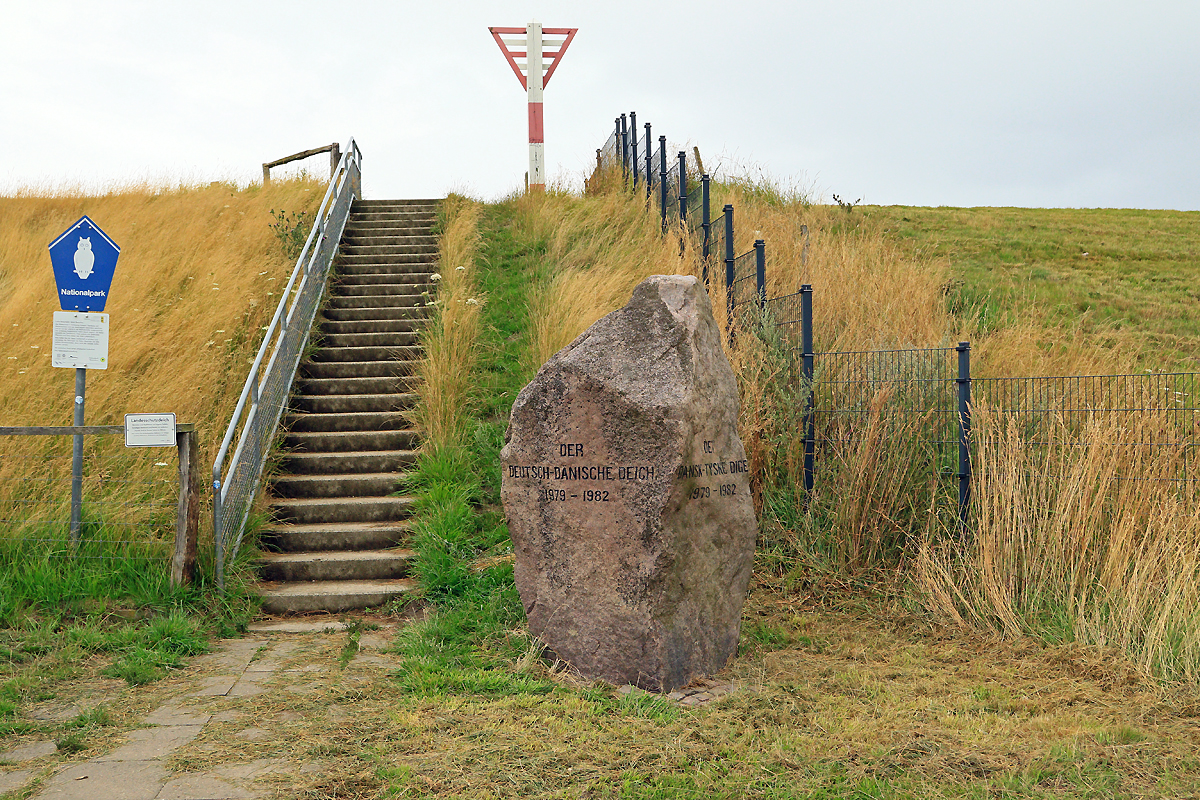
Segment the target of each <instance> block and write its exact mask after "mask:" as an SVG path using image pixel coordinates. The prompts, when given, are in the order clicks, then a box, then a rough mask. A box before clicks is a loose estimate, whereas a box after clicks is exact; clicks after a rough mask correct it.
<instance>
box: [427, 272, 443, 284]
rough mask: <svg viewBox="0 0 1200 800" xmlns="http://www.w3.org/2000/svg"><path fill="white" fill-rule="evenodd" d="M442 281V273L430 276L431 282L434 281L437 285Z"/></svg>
mask: <svg viewBox="0 0 1200 800" xmlns="http://www.w3.org/2000/svg"><path fill="white" fill-rule="evenodd" d="M441 279H442V273H440V272H435V273H433V274H432V275H430V276H429V280H431V281H433V282H434V283H437V282H438V281H440V280H441Z"/></svg>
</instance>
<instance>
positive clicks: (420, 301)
mask: <svg viewBox="0 0 1200 800" xmlns="http://www.w3.org/2000/svg"><path fill="white" fill-rule="evenodd" d="M426 299H427V298H426V296H425V295H422V294H421V293H420V292H409V293H406V294H385V295H374V296H365V297H338V296H337V295H333V296H331V297H330V298H329V300H328V301H327V304H326V306H325V314H326V315H327V316H328V315H329V313H330V312H331V311H363V310H365V309H368V308H370V309H375V308H415V309H424V307H425V302H426Z"/></svg>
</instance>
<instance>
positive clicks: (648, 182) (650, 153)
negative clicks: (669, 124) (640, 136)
mask: <svg viewBox="0 0 1200 800" xmlns="http://www.w3.org/2000/svg"><path fill="white" fill-rule="evenodd" d="M653 158H654V152H653V149H652V148H651V147H650V123H649V122H647V123H646V202H647V205H649V201H650V189H651V188H652V187H653V186H654V181H652V180H650V169H651V168H652V166H653V164H652V163H651V159H653Z"/></svg>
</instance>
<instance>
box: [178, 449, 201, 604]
mask: <svg viewBox="0 0 1200 800" xmlns="http://www.w3.org/2000/svg"><path fill="white" fill-rule="evenodd" d="M181 427H183V426H181ZM187 427H189V428H191V429H190V430H180V431H177V432H176V434H175V447H176V448H177V449H178V451H179V509H178V513H177V515H176V517H175V553H174V555H172V556H171V585H172V586H187V585H190V584H191V583H192V581H193V580H194V579H195V574H196V537H197V531H198V529H199V527H200V473H199V472H198V471H197V470H196V469H194V467H195V465H194V464H193V463H192V461H193V458H194V457H195V455H196V454H197V447H196V442H197V436H196V430H195V427H194V426H187Z"/></svg>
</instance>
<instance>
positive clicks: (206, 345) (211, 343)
mask: <svg viewBox="0 0 1200 800" xmlns="http://www.w3.org/2000/svg"><path fill="white" fill-rule="evenodd" d="M214 344H216V342H212V341H209V342H205V343H204V346H205V347H212V346H213V345H214Z"/></svg>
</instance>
